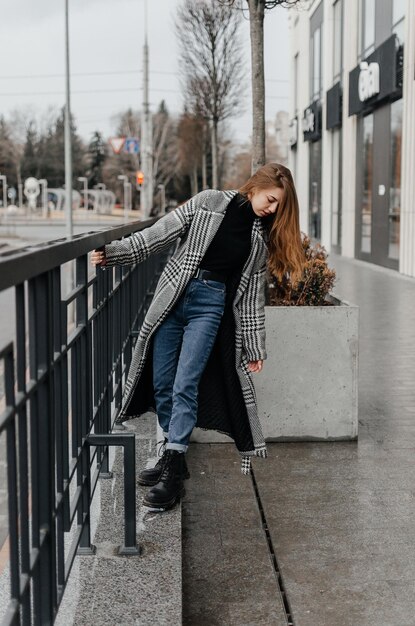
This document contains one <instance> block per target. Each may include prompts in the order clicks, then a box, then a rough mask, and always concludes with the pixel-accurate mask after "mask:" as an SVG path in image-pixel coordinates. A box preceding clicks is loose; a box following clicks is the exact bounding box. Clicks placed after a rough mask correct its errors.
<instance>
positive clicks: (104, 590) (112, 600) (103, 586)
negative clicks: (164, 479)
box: [56, 413, 182, 626]
mask: <svg viewBox="0 0 415 626" xmlns="http://www.w3.org/2000/svg"><path fill="white" fill-rule="evenodd" d="M126 427H127V428H128V430H132V431H134V432H135V433H136V454H137V460H136V463H137V472H138V471H140V470H141V469H143V468H144V467H147V466H150V465H154V462H155V461H156V456H157V451H156V419H155V416H154V414H153V413H148V414H146V415H144V416H141V417H140V418H137V419H133V420H129V421H128V422H127V423H126ZM111 464H112V466H111V469H112V472H113V478H112V479H107V480H105V479H101V480H100V481H99V484H98V486H97V491H96V493H95V495H94V498H93V509H92V512H91V515H92V519H93V528H92V531H93V539H92V541H93V544H94V545H95V546H96V554H95V555H94V556H77V557H76V559H75V562H74V565H73V568H72V572H71V576H70V579H69V583H68V585H67V588H66V590H65V594H64V597H63V600H62V604H61V607H60V610H59V613H58V616H57V620H56V624H58V626H72V625H73V626H91V624H94V626H104V625H105V626H108V624H122V626H130V625H131V626H132V625H134V626H137V625H139V626H163V625H166V626H167V625H169V626H171V625H179V624H181V623H182V512H181V507H180V506H176V507H175V508H174V509H172V510H171V511H168V512H165V513H163V514H159V513H146V512H145V510H144V511H143V508H142V506H141V501H142V497H143V494H144V492H145V489H146V488H144V487H140V486H139V485H137V491H136V495H137V543H138V545H139V546H140V548H141V550H142V553H141V555H140V556H129V557H126V556H118V555H117V549H118V547H119V546H120V545H121V543H122V540H123V533H124V506H123V452H122V449H119V448H116V449H115V450H114V452H112V459H111Z"/></svg>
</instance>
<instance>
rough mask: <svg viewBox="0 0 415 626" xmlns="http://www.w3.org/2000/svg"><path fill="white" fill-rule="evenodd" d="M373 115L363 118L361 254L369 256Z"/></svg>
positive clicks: (370, 240) (370, 239)
mask: <svg viewBox="0 0 415 626" xmlns="http://www.w3.org/2000/svg"><path fill="white" fill-rule="evenodd" d="M372 183H373V114H370V115H367V116H366V117H364V118H363V197H362V239H361V252H366V253H368V254H370V252H371V243H372V187H373V184H372Z"/></svg>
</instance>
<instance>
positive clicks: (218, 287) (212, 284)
mask: <svg viewBox="0 0 415 626" xmlns="http://www.w3.org/2000/svg"><path fill="white" fill-rule="evenodd" d="M202 283H203V284H205V285H206V287H208V288H209V289H210V290H211V291H216V292H218V293H225V291H226V285H225V283H221V282H220V281H219V280H210V279H206V278H202Z"/></svg>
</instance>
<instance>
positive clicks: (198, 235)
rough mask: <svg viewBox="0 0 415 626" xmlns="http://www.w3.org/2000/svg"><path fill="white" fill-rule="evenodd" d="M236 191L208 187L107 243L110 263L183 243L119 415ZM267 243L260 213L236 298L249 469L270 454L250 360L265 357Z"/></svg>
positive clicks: (153, 309)
mask: <svg viewBox="0 0 415 626" xmlns="http://www.w3.org/2000/svg"><path fill="white" fill-rule="evenodd" d="M236 193H237V191H235V190H233V191H216V190H211V189H208V190H205V191H202V192H200V193H198V194H197V195H196V196H194V197H193V198H191V199H190V200H188V201H187V202H186V203H185V204H183V205H182V206H180V207H178V208H177V209H175V210H174V211H171V212H170V213H168V214H167V215H165V216H164V217H162V218H161V219H159V220H158V221H157V222H156V223H155V224H153V225H152V226H150V227H148V228H145V229H144V230H142V231H140V232H137V233H134V234H133V235H131V236H130V237H127V238H125V239H122V240H121V241H114V242H112V243H111V244H109V245H106V246H105V253H106V259H107V265H108V266H112V265H116V264H117V265H126V264H131V263H140V262H141V261H144V260H145V259H146V258H147V257H148V256H149V255H150V254H152V253H155V252H159V251H160V250H162V249H163V248H166V247H169V246H171V245H172V244H173V243H174V242H175V241H176V240H177V239H179V238H180V240H181V241H180V245H179V246H178V247H177V249H176V252H175V253H174V254H173V256H172V257H171V258H170V259H169V261H168V262H167V264H166V266H165V268H164V270H163V272H162V274H161V276H160V279H159V281H158V283H157V287H156V290H155V293H154V297H153V300H152V302H151V304H150V307H149V309H148V311H147V313H146V316H145V319H144V322H143V324H142V326H141V329H140V331H139V334H138V338H137V341H136V344H135V347H134V352H133V356H132V361H131V366H130V369H129V372H128V377H127V381H126V384H125V389H124V395H123V399H122V407H121V411H120V419H119V420H117V421H122V417H123V415H125V416H126V415H128V413H127V408H128V404H129V402H130V401H131V399H132V395H133V392H134V390H135V388H136V385H137V382H138V380H139V379H140V376H141V374H142V372H143V368H144V365H145V362H146V358H147V355H148V351H149V345H150V340H151V338H152V336H153V334H154V333H155V331H156V330H157V328H158V327H159V326H160V325H161V324H162V322H163V321H164V320H165V318H166V317H167V315H168V314H169V312H170V311H171V309H172V308H173V306H174V304H175V303H176V302H177V300H178V299H179V297H180V295H181V294H182V292H183V291H184V289H185V287H186V285H187V283H188V282H189V281H190V279H191V278H192V276H193V274H194V273H195V271H196V270H197V268H198V267H199V264H200V261H201V259H202V257H203V255H204V253H205V251H206V250H207V248H208V246H209V245H210V243H211V241H212V239H213V237H214V235H215V234H216V232H217V230H218V228H219V226H220V224H221V222H222V219H223V217H224V215H225V212H226V209H227V206H228V204H229V202H230V200H231V199H232V198H233V197H234V195H235V194H236ZM266 258H267V246H266V241H265V233H264V230H263V227H262V224H261V219H260V218H256V219H255V220H254V223H253V227H252V235H251V250H250V254H249V257H248V259H247V261H246V263H245V265H244V268H243V270H242V274H241V278H240V282H239V285H238V287H237V290H236V295H235V297H234V300H233V303H232V309H233V315H234V320H235V357H236V362H235V367H236V371H237V374H238V377H239V381H240V385H241V390H242V394H243V401H244V403H245V406H246V410H247V415H248V419H249V427H250V429H251V434H252V441H253V443H254V446H253V449H252V450H244V451H243V452H240V453H241V455H242V472H243V473H245V474H247V473H249V471H250V457H251V456H262V457H265V456H266V447H265V442H264V437H263V434H262V429H261V425H260V422H259V419H258V412H257V404H256V395H255V389H254V384H253V380H252V373H251V372H250V371H249V370H248V363H249V362H250V361H256V360H259V359H266V358H267V354H266V350H265V311H264V305H265V267H266Z"/></svg>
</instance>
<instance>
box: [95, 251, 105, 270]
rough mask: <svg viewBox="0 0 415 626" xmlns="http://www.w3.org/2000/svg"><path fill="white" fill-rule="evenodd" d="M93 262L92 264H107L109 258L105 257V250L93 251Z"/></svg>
mask: <svg viewBox="0 0 415 626" xmlns="http://www.w3.org/2000/svg"><path fill="white" fill-rule="evenodd" d="M91 263H92V265H99V266H101V267H103V266H104V265H106V264H107V259H106V258H105V251H104V250H93V252H91Z"/></svg>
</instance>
